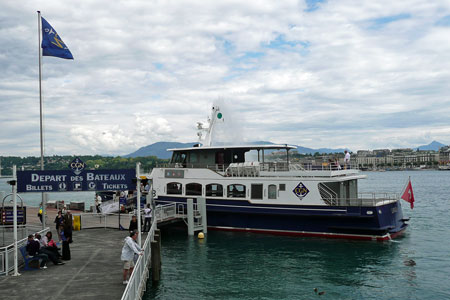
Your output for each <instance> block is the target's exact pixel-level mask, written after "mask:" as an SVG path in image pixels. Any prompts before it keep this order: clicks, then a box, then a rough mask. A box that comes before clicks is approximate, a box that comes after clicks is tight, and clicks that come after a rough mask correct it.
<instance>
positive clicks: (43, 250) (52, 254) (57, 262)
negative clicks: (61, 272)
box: [34, 233, 64, 265]
mask: <svg viewBox="0 0 450 300" xmlns="http://www.w3.org/2000/svg"><path fill="white" fill-rule="evenodd" d="M34 237H35V241H37V242H38V243H39V253H44V254H47V256H48V258H49V259H50V260H51V261H52V263H53V264H54V265H64V263H63V262H62V261H60V260H59V257H58V254H59V253H58V252H56V253H55V252H53V251H51V250H49V249H47V248H45V247H42V244H43V242H42V239H41V235H40V234H39V233H36V234H35V235H34Z"/></svg>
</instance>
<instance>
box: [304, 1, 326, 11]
mask: <svg viewBox="0 0 450 300" xmlns="http://www.w3.org/2000/svg"><path fill="white" fill-rule="evenodd" d="M325 2H326V1H325V0H305V3H306V6H307V8H306V9H305V11H306V12H312V11H315V10H318V9H319V8H320V3H325Z"/></svg>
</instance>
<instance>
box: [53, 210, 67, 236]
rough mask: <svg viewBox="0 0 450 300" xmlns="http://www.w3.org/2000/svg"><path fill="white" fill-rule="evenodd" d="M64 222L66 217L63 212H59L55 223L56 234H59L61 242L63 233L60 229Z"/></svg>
mask: <svg viewBox="0 0 450 300" xmlns="http://www.w3.org/2000/svg"><path fill="white" fill-rule="evenodd" d="M63 222H64V217H63V216H62V212H61V211H58V215H57V216H56V217H55V221H53V223H55V224H56V232H58V239H59V240H61V232H60V230H59V227H60V225H61V224H62V223H63Z"/></svg>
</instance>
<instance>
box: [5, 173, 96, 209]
mask: <svg viewBox="0 0 450 300" xmlns="http://www.w3.org/2000/svg"><path fill="white" fill-rule="evenodd" d="M8 180H10V179H6V178H1V179H0V192H1V191H3V192H4V195H3V196H6V195H8V194H10V193H11V192H12V190H11V186H10V185H8V184H7V183H6V182H7V181H8ZM47 195H48V200H49V201H60V200H64V203H66V204H69V203H70V202H71V201H74V202H79V201H82V202H85V208H89V207H90V206H91V205H94V201H95V199H94V197H95V193H94V192H61V193H57V192H53V193H47ZM19 196H20V197H21V198H22V199H23V202H24V205H25V206H31V207H38V206H39V204H40V203H41V201H42V196H41V193H22V194H19ZM0 200H3V199H0ZM10 200H12V197H7V198H6V199H5V205H6V202H7V201H8V202H9V201H10ZM17 202H18V203H20V198H17ZM0 205H1V203H0Z"/></svg>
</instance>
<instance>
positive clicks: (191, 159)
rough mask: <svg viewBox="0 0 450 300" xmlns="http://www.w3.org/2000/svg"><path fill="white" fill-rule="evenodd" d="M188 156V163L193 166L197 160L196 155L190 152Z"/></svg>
mask: <svg viewBox="0 0 450 300" xmlns="http://www.w3.org/2000/svg"><path fill="white" fill-rule="evenodd" d="M189 156H190V157H189V162H190V163H191V164H195V163H197V162H198V159H197V153H195V152H191V153H190V155H189Z"/></svg>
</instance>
